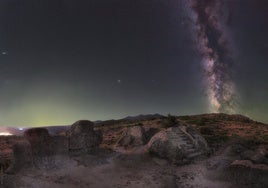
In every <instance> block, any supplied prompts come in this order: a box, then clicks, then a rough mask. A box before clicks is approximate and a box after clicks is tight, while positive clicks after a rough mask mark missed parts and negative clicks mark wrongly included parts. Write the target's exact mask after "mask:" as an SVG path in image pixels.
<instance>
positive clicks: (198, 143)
mask: <svg viewBox="0 0 268 188" xmlns="http://www.w3.org/2000/svg"><path fill="white" fill-rule="evenodd" d="M147 147H148V150H149V152H150V153H152V154H155V155H157V156H159V157H161V158H165V159H168V160H170V161H172V162H174V163H177V164H183V163H186V162H189V161H191V159H193V158H195V157H197V156H200V155H203V154H207V153H208V152H209V148H208V145H207V142H206V140H205V139H204V138H203V137H202V136H201V135H200V134H199V133H198V132H197V131H196V130H195V129H194V128H193V127H191V126H188V125H187V126H185V125H182V126H176V127H170V128H168V129H165V130H162V131H160V132H158V133H156V134H155V135H154V136H153V137H152V138H151V140H150V141H149V143H148V144H147Z"/></svg>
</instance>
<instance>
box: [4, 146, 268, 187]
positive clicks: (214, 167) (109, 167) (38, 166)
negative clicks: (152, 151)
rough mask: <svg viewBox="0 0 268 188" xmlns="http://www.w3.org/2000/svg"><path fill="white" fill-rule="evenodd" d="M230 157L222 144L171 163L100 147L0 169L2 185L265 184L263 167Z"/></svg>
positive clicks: (267, 176)
mask: <svg viewBox="0 0 268 188" xmlns="http://www.w3.org/2000/svg"><path fill="white" fill-rule="evenodd" d="M235 159H236V156H232V155H231V154H230V147H226V148H224V149H222V151H219V152H218V153H217V154H215V155H213V156H211V157H209V158H199V159H198V160H196V161H194V162H193V163H191V164H187V165H183V166H176V165H174V164H170V163H169V162H167V161H166V160H164V159H159V158H155V157H153V156H151V155H149V154H125V153H124V154H123V153H119V152H113V151H108V150H103V149H100V150H98V151H95V152H94V153H92V154H90V155H89V154H86V155H75V154H72V155H70V156H62V155H61V156H60V155H58V156H52V157H46V158H40V159H38V160H36V161H35V162H34V164H33V165H32V166H28V167H25V168H23V169H22V170H20V171H19V172H18V173H16V174H5V176H4V185H1V186H0V187H5V188H37V187H38V188H52V187H53V188H63V187H64V188H76V187H79V188H89V187H90V188H104V187H105V188H109V187H111V188H112V187H113V188H114V187H115V188H121V187H131V188H145V187H146V188H175V187H178V188H195V187H198V188H236V187H240V188H242V187H248V188H249V187H258V188H261V187H268V171H265V172H261V174H260V173H258V172H255V171H252V170H247V169H242V171H247V172H248V173H247V175H245V174H243V175H240V173H241V172H240V171H239V170H238V171H235V170H232V169H230V164H231V162H232V161H233V160H235Z"/></svg>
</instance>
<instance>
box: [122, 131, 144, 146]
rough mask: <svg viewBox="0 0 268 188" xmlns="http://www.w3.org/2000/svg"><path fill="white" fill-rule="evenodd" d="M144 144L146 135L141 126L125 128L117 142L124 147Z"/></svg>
mask: <svg viewBox="0 0 268 188" xmlns="http://www.w3.org/2000/svg"><path fill="white" fill-rule="evenodd" d="M144 144H146V136H145V131H144V128H143V127H142V126H134V127H128V128H126V129H125V130H124V132H123V134H122V137H121V138H120V139H119V141H118V143H117V145H118V146H123V147H126V148H129V147H137V146H142V145H144Z"/></svg>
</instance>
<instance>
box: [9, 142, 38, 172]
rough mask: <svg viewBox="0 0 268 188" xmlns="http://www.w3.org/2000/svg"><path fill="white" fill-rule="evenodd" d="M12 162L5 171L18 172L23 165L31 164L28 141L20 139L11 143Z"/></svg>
mask: <svg viewBox="0 0 268 188" xmlns="http://www.w3.org/2000/svg"><path fill="white" fill-rule="evenodd" d="M12 158H13V159H12V164H11V166H10V167H9V168H8V170H7V173H10V174H12V173H15V172H18V171H19V170H20V169H21V168H23V167H24V166H29V165H31V163H32V161H33V156H32V149H31V145H30V143H29V142H28V141H26V140H22V141H19V142H16V143H15V144H14V145H13V157H12Z"/></svg>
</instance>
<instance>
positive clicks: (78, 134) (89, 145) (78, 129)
mask: <svg viewBox="0 0 268 188" xmlns="http://www.w3.org/2000/svg"><path fill="white" fill-rule="evenodd" d="M93 126H94V123H93V122H91V121H87V120H81V121H77V122H75V123H74V124H73V125H72V126H71V130H70V132H69V150H76V151H77V150H80V151H85V152H87V151H90V150H91V149H93V148H95V147H98V146H99V144H100V143H101V141H102V135H101V133H100V132H97V131H94V127H93Z"/></svg>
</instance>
